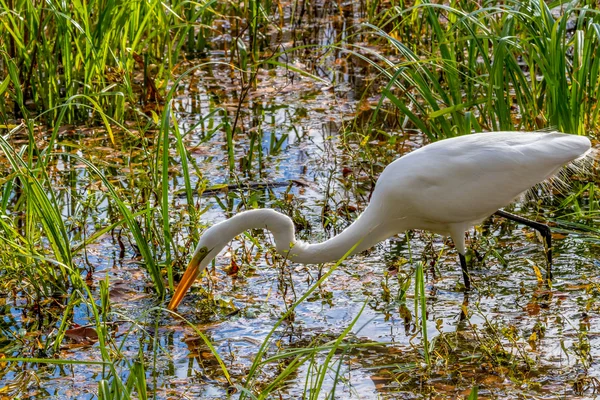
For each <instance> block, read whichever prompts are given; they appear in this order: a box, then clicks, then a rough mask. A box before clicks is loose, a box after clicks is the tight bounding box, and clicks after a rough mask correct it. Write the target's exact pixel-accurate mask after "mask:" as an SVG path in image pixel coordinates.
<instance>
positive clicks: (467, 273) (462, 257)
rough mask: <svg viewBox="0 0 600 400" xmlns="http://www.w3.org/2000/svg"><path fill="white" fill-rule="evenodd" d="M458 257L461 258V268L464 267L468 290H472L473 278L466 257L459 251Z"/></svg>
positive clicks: (463, 272) (463, 271) (464, 277)
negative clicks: (470, 276) (470, 275)
mask: <svg viewBox="0 0 600 400" xmlns="http://www.w3.org/2000/svg"><path fill="white" fill-rule="evenodd" d="M458 258H459V259H460V269H462V274H463V280H464V281H465V288H466V289H467V290H471V278H469V270H468V268H467V260H466V259H465V255H464V254H461V253H458Z"/></svg>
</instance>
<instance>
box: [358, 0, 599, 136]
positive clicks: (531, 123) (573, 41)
mask: <svg viewBox="0 0 600 400" xmlns="http://www.w3.org/2000/svg"><path fill="white" fill-rule="evenodd" d="M559 4H560V3H558V2H555V3H552V4H546V2H539V1H534V0H528V1H510V2H505V3H502V4H492V3H484V4H483V5H481V6H477V5H476V4H475V3H465V2H451V3H450V5H441V4H434V3H431V2H429V1H422V2H418V3H416V4H415V5H414V6H412V7H408V8H402V7H392V8H391V9H386V10H385V11H384V12H381V13H380V15H378V16H377V17H374V18H373V19H372V21H375V22H374V23H371V24H367V25H366V30H367V31H368V32H372V33H373V34H375V35H377V36H379V37H381V38H383V39H385V40H386V41H387V42H389V44H390V45H391V46H392V47H393V48H394V49H395V50H396V54H397V55H399V56H400V57H399V59H398V61H392V59H391V58H386V57H384V56H382V55H379V54H370V55H369V56H368V57H367V56H365V55H363V54H361V55H360V56H361V57H363V58H366V59H367V60H369V61H370V62H371V63H372V65H374V66H376V67H377V68H378V69H379V70H380V71H381V73H382V74H383V76H384V77H385V78H384V79H385V80H386V81H387V82H389V85H388V86H390V85H391V86H390V87H388V88H387V90H385V91H384V92H383V94H384V96H385V97H387V98H388V99H389V100H390V101H391V103H392V104H393V106H395V107H397V108H398V109H399V111H400V112H401V114H403V115H405V116H406V117H407V119H408V120H409V121H410V124H408V125H405V126H406V127H414V128H417V129H419V130H421V131H423V132H424V133H425V134H427V135H428V136H429V137H430V138H431V139H436V138H445V137H451V136H455V135H459V134H465V133H470V132H471V131H473V130H474V131H482V130H535V129H540V128H544V127H548V126H551V127H554V128H557V129H558V130H561V131H564V132H570V133H577V134H585V133H586V132H588V131H589V130H595V129H597V127H598V122H599V119H598V107H596V104H595V103H596V102H595V101H594V100H593V99H595V98H597V96H598V95H599V94H600V85H598V75H599V74H598V72H599V68H600V54H599V53H598V52H599V51H600V50H599V49H600V46H599V44H600V42H599V41H600V25H599V23H600V14H599V12H598V10H595V9H592V8H591V7H590V6H589V5H588V3H587V2H585V1H575V2H571V3H569V4H567V5H565V6H563V7H564V9H563V10H562V11H561V13H560V14H559V15H554V14H552V12H551V8H553V7H555V6H557V5H559ZM362 53H364V51H363V52H362ZM380 109H381V106H379V107H378V108H377V110H378V111H379V110H380Z"/></svg>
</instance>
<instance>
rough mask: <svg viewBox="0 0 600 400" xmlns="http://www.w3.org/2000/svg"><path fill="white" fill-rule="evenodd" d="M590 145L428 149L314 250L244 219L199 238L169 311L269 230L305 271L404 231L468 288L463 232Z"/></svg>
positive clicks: (510, 143) (564, 138) (572, 140)
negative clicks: (430, 248)
mask: <svg viewBox="0 0 600 400" xmlns="http://www.w3.org/2000/svg"><path fill="white" fill-rule="evenodd" d="M590 146H591V145H590V141H589V139H588V138H586V137H583V136H574V135H567V134H564V133H533V132H527V133H524V132H492V133H482V134H475V135H465V136H459V137H455V138H451V139H446V140H441V141H438V142H435V143H432V144H429V145H427V146H424V147H422V148H420V149H418V150H415V151H413V152H411V153H409V154H406V155H404V156H402V157H400V158H399V159H398V160H396V161H394V162H392V163H391V164H390V165H388V166H387V167H386V168H385V169H384V171H383V173H382V174H381V176H380V177H379V180H378V181H377V185H376V187H375V191H374V192H373V194H372V196H371V201H370V203H369V205H368V206H367V208H366V209H365V210H364V212H363V213H362V214H361V215H360V216H359V217H358V218H357V219H356V221H354V223H352V224H351V225H350V226H349V227H348V228H346V229H345V230H344V231H343V232H342V233H340V234H339V235H337V236H335V237H333V238H331V239H329V240H327V241H325V242H322V243H317V244H309V243H305V242H302V241H299V240H296V238H295V233H294V224H293V223H292V220H291V219H290V218H289V217H287V216H285V215H283V214H281V213H279V212H277V211H275V210H271V209H261V210H250V211H245V212H241V213H239V214H237V215H235V216H233V217H232V218H230V219H228V220H226V221H223V222H220V223H218V224H215V225H213V226H212V227H210V228H209V229H208V230H206V232H204V234H203V235H202V237H201V238H200V241H199V243H198V246H197V247H196V250H195V251H194V255H193V257H192V260H191V261H190V263H189V265H188V267H187V270H186V271H185V274H184V276H183V278H182V279H181V282H180V283H179V286H178V287H177V290H176V291H175V294H174V296H173V298H172V299H171V302H170V304H169V309H171V310H173V309H175V308H177V306H178V305H179V303H180V302H181V300H182V298H183V296H184V295H185V293H186V292H187V290H188V289H189V288H190V286H191V285H192V283H193V282H194V280H195V279H196V278H197V277H198V275H199V274H200V273H201V272H202V271H203V270H204V268H206V266H207V265H208V263H209V262H210V261H211V260H212V259H213V258H215V257H216V256H217V255H218V254H219V252H220V251H221V250H222V249H223V248H224V247H225V245H226V244H227V243H228V242H229V241H230V240H231V239H233V238H234V237H235V236H237V235H239V234H240V233H242V232H244V231H245V230H247V229H259V228H264V229H268V230H270V231H271V233H272V234H273V237H274V239H275V245H276V248H277V252H278V253H280V254H281V255H283V256H285V257H287V258H288V259H289V260H291V261H292V262H297V263H303V264H319V263H324V262H328V261H336V260H338V259H340V258H341V257H342V256H344V255H345V254H346V252H348V250H350V249H351V248H352V247H353V246H354V245H356V244H357V243H358V245H357V246H356V248H355V249H354V250H353V252H352V254H356V253H360V252H361V251H364V250H367V249H369V248H370V247H372V246H373V245H375V244H376V243H379V242H381V241H382V240H385V239H387V238H389V237H391V236H393V235H395V234H398V233H401V232H404V231H405V230H407V229H425V230H429V231H432V232H435V233H438V234H441V235H445V236H450V237H451V238H452V240H453V241H454V245H455V246H456V249H457V251H458V254H459V258H460V263H461V268H462V271H463V278H464V281H465V286H466V287H467V289H469V288H470V280H469V275H468V271H467V265H466V261H465V257H464V255H465V231H466V230H467V229H469V228H471V227H472V226H474V225H476V224H478V223H480V222H482V221H483V220H484V219H486V218H488V217H489V216H490V215H492V214H494V213H495V212H497V211H498V210H499V209H500V208H501V207H504V206H506V205H508V204H509V203H511V202H512V201H513V200H514V199H515V198H516V197H518V196H519V195H520V194H521V193H523V192H524V191H526V190H528V189H529V188H531V187H532V186H534V185H536V184H537V183H540V182H542V181H544V180H546V179H548V178H550V177H552V176H553V175H555V174H556V173H557V172H558V171H559V170H560V169H561V168H562V167H563V166H564V165H566V164H568V163H570V162H571V161H573V160H575V159H578V158H581V157H583V156H585V155H586V154H587V153H588V152H589V151H590ZM501 215H503V216H505V217H508V218H511V217H516V218H513V219H516V220H517V221H518V222H521V223H525V224H527V225H530V226H532V227H534V228H536V229H541V230H542V231H543V230H545V231H546V238H547V239H548V240H547V242H548V244H549V238H550V237H549V229H548V227H547V226H546V225H543V224H538V223H535V222H533V221H529V220H526V219H523V218H521V217H518V216H514V215H512V214H508V213H505V212H502V211H501ZM544 228H545V229H544Z"/></svg>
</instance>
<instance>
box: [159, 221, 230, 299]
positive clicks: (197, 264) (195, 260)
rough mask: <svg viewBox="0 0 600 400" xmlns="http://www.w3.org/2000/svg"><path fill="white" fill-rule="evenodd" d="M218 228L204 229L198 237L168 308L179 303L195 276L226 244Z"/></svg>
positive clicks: (216, 226) (215, 226)
mask: <svg viewBox="0 0 600 400" xmlns="http://www.w3.org/2000/svg"><path fill="white" fill-rule="evenodd" d="M218 230H219V227H218V224H217V225H214V226H213V227H211V228H209V229H208V230H207V231H205V232H204V234H203V235H202V237H201V238H200V241H199V242H198V245H197V246H196V250H194V254H193V255H192V260H191V261H190V263H189V264H188V266H187V269H186V270H185V273H184V274H183V278H181V281H180V282H179V285H178V286H177V289H176V290H175V294H174V295H173V298H172V299H171V302H170V303H169V307H168V308H169V310H175V309H176V308H177V306H178V305H179V303H181V300H182V299H183V296H185V294H186V293H187V291H188V290H189V289H190V287H191V286H192V284H193V283H194V281H195V280H196V278H197V277H198V276H199V275H200V274H201V273H202V271H204V269H205V268H206V266H207V265H208V264H209V263H210V262H211V261H212V260H213V258H215V257H216V256H217V255H218V254H219V252H220V251H221V250H222V249H223V247H225V245H226V244H227V242H226V241H223V240H222V237H223V236H222V235H221V232H218Z"/></svg>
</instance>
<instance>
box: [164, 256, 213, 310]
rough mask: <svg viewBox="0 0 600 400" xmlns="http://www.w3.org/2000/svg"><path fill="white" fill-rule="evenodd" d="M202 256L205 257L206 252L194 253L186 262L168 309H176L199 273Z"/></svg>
mask: <svg viewBox="0 0 600 400" xmlns="http://www.w3.org/2000/svg"><path fill="white" fill-rule="evenodd" d="M204 257H206V253H195V254H194V256H193V257H192V260H191V261H190V263H189V264H188V266H187V269H186V270H185V273H184V274H183V278H181V281H180V282H179V285H177V289H176V290H175V294H174V295H173V298H172V299H171V302H170V303H169V307H168V308H169V310H171V311H174V310H176V309H177V306H178V305H179V303H181V300H183V297H184V296H185V294H186V293H187V291H188V290H189V289H190V287H191V286H192V284H193V283H194V281H195V280H196V278H197V277H198V275H199V274H200V270H199V268H200V262H201V261H202V259H203V258H204Z"/></svg>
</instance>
